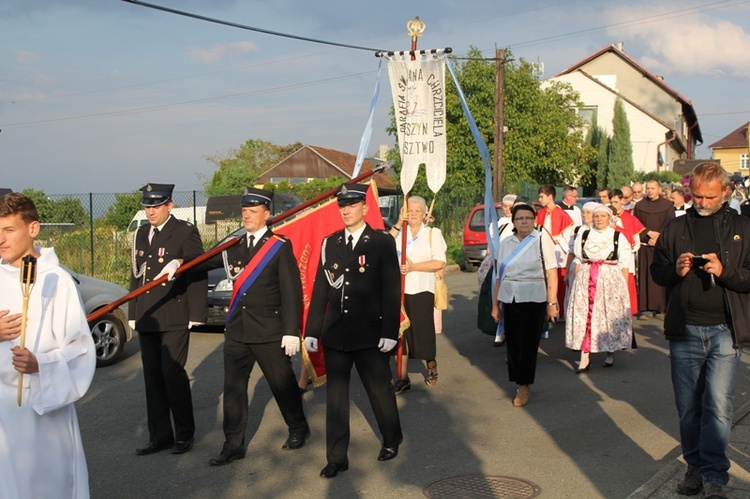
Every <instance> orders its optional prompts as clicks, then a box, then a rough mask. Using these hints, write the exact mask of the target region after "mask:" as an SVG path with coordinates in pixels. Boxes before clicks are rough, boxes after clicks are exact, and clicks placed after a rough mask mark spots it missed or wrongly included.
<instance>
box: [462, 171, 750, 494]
mask: <svg viewBox="0 0 750 499" xmlns="http://www.w3.org/2000/svg"><path fill="white" fill-rule="evenodd" d="M738 191H740V192H739V193H738ZM555 194H556V191H555V188H554V187H552V186H551V185H545V186H542V187H540V189H539V199H538V201H539V210H538V212H536V211H535V210H534V208H532V206H531V205H530V204H528V203H526V202H522V201H515V205H514V206H513V207H512V214H513V216H512V220H511V221H510V223H511V225H512V232H513V235H512V236H511V237H509V238H507V239H504V240H503V241H502V242H501V243H500V247H499V250H498V251H497V254H496V255H493V256H490V257H488V258H487V260H486V261H485V262H483V265H482V266H480V272H481V273H482V274H483V275H480V279H479V281H480V293H481V294H485V295H486V294H488V293H489V292H490V289H492V291H491V293H492V297H491V299H490V303H489V308H490V310H491V317H492V318H493V319H494V320H495V321H496V322H495V324H498V331H500V329H501V328H502V332H503V334H504V337H505V338H507V363H508V374H509V380H510V381H511V382H514V383H515V384H516V385H518V388H517V392H516V396H515V397H514V399H513V405H514V406H516V407H523V406H525V405H526V404H528V403H529V400H530V388H529V385H531V384H532V383H533V382H534V372H535V368H536V356H537V350H538V347H539V344H540V341H539V340H540V338H541V337H542V336H543V335H544V329H545V328H544V327H543V324H542V321H543V320H544V319H545V318H546V320H548V321H556V320H564V321H565V346H566V347H567V348H569V349H571V350H574V351H577V352H580V360H579V363H578V367H577V369H575V372H576V374H579V375H580V374H584V373H588V372H589V368H590V365H591V357H590V355H591V354H592V353H604V354H605V358H604V361H603V364H602V365H603V367H604V368H610V367H613V366H614V361H615V352H617V351H620V350H625V349H629V348H636V346H637V342H636V338H635V335H634V333H633V322H632V320H633V318H634V317H637V318H638V319H649V318H651V317H656V318H658V319H663V320H664V331H665V336H666V338H667V340H669V350H670V363H671V372H672V385H673V389H674V394H675V403H676V406H677V412H678V416H679V421H680V443H681V448H682V454H683V458H684V459H685V461H686V462H687V470H686V472H685V475H684V476H683V478H682V479H681V480H680V481H679V483H678V485H677V492H678V493H680V494H683V495H695V494H698V493H700V492H701V491H702V492H703V493H704V497H711V498H723V497H726V495H725V492H724V487H725V486H726V484H727V482H728V480H729V474H728V469H729V466H730V462H729V460H728V458H727V446H728V442H729V434H730V431H731V422H732V396H733V390H734V377H735V371H736V369H737V365H738V364H739V360H740V355H741V348H742V347H746V346H749V345H750V336H748V331H749V330H750V329H748V320H750V308H749V307H748V305H750V298H748V296H749V295H748V293H750V246H749V245H748V244H747V242H746V241H747V240H748V237H750V234H748V231H749V230H750V218H748V217H746V216H742V215H741V212H742V210H741V206H742V205H741V204H740V202H739V201H740V198H741V196H742V194H743V193H742V189H741V186H740V185H738V184H737V183H736V182H734V181H733V179H732V178H731V177H729V176H728V175H727V173H726V171H724V170H723V169H722V168H721V166H719V165H717V164H714V163H710V162H709V163H703V164H701V165H699V166H698V167H696V169H695V170H694V171H693V173H692V175H689V176H686V177H685V178H683V179H682V182H681V185H680V186H675V187H671V188H670V189H669V192H667V193H665V192H663V191H662V186H661V185H660V183H659V182H658V181H656V180H648V181H646V182H644V183H643V184H641V183H639V182H635V183H633V185H629V186H622V187H621V188H615V189H601V190H599V191H598V194H599V202H598V203H597V202H587V203H585V204H584V205H583V206H582V207H581V208H579V207H577V206H576V205H575V203H576V201H577V192H576V189H575V188H573V187H569V186H566V187H565V188H564V189H563V191H562V199H561V201H560V202H559V203H556V202H555ZM644 194H645V195H644ZM503 211H504V212H505V206H503ZM534 218H535V221H536V227H533V226H531V223H532V220H533V219H534ZM500 230H501V231H502V230H504V228H500ZM487 281H493V282H494V287H490V286H489V285H488V284H487ZM545 301H546V303H545ZM560 307H562V308H560ZM487 309H488V304H487V301H486V296H485V297H480V300H479V308H478V316H479V317H478V321H477V324H478V326H479V327H480V329H481V330H482V331H483V332H485V333H489V332H491V326H492V324H493V323H492V322H490V321H488V319H487V318H486V315H487ZM501 320H503V322H502V323H499V322H498V321H501ZM500 326H502V327H500ZM498 334H499V333H498ZM496 344H497V342H496Z"/></svg>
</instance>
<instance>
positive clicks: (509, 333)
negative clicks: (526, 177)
mask: <svg viewBox="0 0 750 499" xmlns="http://www.w3.org/2000/svg"><path fill="white" fill-rule="evenodd" d="M535 215H536V213H535V212H534V208H532V207H531V206H529V205H527V204H517V205H516V206H514V207H513V211H512V220H513V226H514V231H513V232H514V235H512V236H511V237H509V238H507V239H505V240H503V242H502V243H500V248H499V249H498V255H497V262H498V265H500V268H499V271H498V273H499V278H498V279H497V282H496V283H495V290H494V293H493V299H492V317H493V318H494V319H495V320H500V319H501V318H502V319H504V321H505V323H504V326H505V342H506V343H505V344H506V349H507V355H508V377H509V378H510V381H512V382H515V383H516V385H518V389H517V391H516V396H515V398H514V399H513V405H514V406H516V407H523V406H525V405H526V404H528V403H529V398H530V396H531V391H530V389H529V386H530V385H532V384H533V383H534V376H535V374H536V358H537V351H538V350H539V341H540V339H541V335H540V331H542V329H543V328H544V323H545V320H551V321H555V320H556V319H557V318H558V317H559V315H560V306H559V304H558V303H557V259H556V257H555V245H554V243H553V241H552V239H551V238H550V237H549V235H548V234H547V233H546V232H544V233H542V232H539V231H537V230H535V229H534V219H535V218H536V217H535Z"/></svg>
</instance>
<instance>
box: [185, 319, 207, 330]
mask: <svg viewBox="0 0 750 499" xmlns="http://www.w3.org/2000/svg"><path fill="white" fill-rule="evenodd" d="M203 324H204V323H203V322H195V321H188V329H193V328H194V327H196V326H202V325H203Z"/></svg>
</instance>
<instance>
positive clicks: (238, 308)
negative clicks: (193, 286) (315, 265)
mask: <svg viewBox="0 0 750 499" xmlns="http://www.w3.org/2000/svg"><path fill="white" fill-rule="evenodd" d="M272 195H273V193H271V192H269V191H265V190H261V189H255V188H251V187H248V188H247V189H245V195H244V196H243V197H242V224H243V225H244V227H245V229H246V230H247V233H246V234H245V235H244V236H242V239H241V240H240V242H239V243H237V244H235V245H234V246H232V247H230V248H229V249H227V250H226V252H225V253H223V254H221V255H218V256H216V257H214V258H213V259H211V260H210V261H209V262H208V264H207V267H208V268H218V267H221V266H223V267H224V268H225V270H226V272H227V278H229V279H230V280H232V281H234V286H235V288H237V289H239V294H238V297H237V302H236V305H235V304H233V305H234V306H233V307H230V312H229V314H228V315H227V326H226V331H225V333H224V437H225V440H224V446H223V448H222V450H221V453H220V454H219V455H218V456H217V457H215V458H213V459H211V460H210V461H209V463H210V464H211V465H213V466H222V465H225V464H229V463H231V462H232V461H234V460H236V459H242V458H244V457H245V448H246V445H245V430H246V427H247V417H248V416H247V412H248V397H247V385H248V380H249V377H250V373H251V371H252V370H253V367H254V366H255V363H256V362H257V363H258V365H259V366H260V369H261V371H263V374H264V375H265V377H266V380H267V381H268V384H269V386H270V387H271V392H272V393H273V396H274V398H275V399H276V404H277V405H278V406H279V409H280V410H281V415H282V416H283V418H284V422H285V423H286V424H287V426H288V428H289V437H288V438H287V440H286V442H285V443H284V445H283V446H282V448H283V449H299V448H300V447H302V446H303V445H304V444H305V440H306V439H307V437H309V436H310V427H309V426H308V424H307V419H306V418H305V413H304V410H303V407H302V394H301V393H300V391H299V388H298V387H297V379H296V377H295V375H294V371H292V362H291V360H290V357H291V356H293V355H295V354H296V353H297V352H299V349H300V342H301V340H300V320H301V317H302V283H301V281H300V276H299V268H298V266H297V260H296V259H295V258H294V253H293V252H292V243H291V241H289V240H287V239H286V238H283V237H281V236H278V235H275V234H274V233H273V232H272V231H271V229H270V228H268V227H266V221H267V220H268V218H269V216H270V214H271V211H270V206H271V197H272ZM245 271H246V272H245ZM243 272H245V273H243ZM248 283H249V284H248ZM237 289H235V292H237Z"/></svg>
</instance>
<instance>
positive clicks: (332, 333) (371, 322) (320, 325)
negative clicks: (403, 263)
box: [306, 225, 401, 352]
mask: <svg viewBox="0 0 750 499" xmlns="http://www.w3.org/2000/svg"><path fill="white" fill-rule="evenodd" d="M344 233H345V232H344V231H343V230H341V231H338V232H334V233H333V234H331V235H330V236H328V237H327V238H326V239H325V240H324V241H323V251H322V252H321V259H320V263H319V264H318V271H317V274H316V276H315V286H314V287H313V293H312V300H311V302H310V311H309V313H308V316H307V328H306V336H310V337H314V338H320V341H321V344H322V345H323V346H324V347H325V348H333V349H336V350H340V351H344V352H348V351H354V350H362V349H365V348H376V347H377V346H378V343H379V342H380V338H390V339H392V340H395V339H397V337H398V328H399V313H400V310H401V278H400V270H399V264H398V257H397V256H396V245H395V243H394V240H393V237H391V236H390V235H388V234H386V233H384V232H380V231H374V230H373V229H372V228H371V227H370V226H369V225H367V226H366V227H365V230H364V232H363V233H362V235H361V236H360V238H359V241H358V242H357V245H356V246H355V247H354V251H353V253H352V255H351V257H349V258H347V256H346V254H347V250H346V241H345V240H344ZM324 259H325V263H324Z"/></svg>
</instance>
